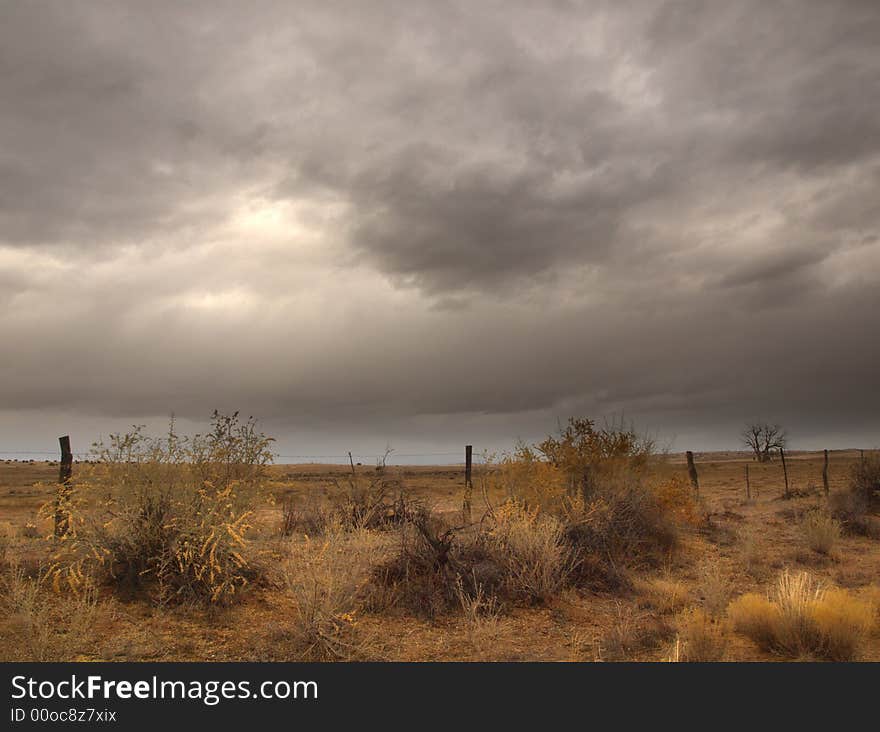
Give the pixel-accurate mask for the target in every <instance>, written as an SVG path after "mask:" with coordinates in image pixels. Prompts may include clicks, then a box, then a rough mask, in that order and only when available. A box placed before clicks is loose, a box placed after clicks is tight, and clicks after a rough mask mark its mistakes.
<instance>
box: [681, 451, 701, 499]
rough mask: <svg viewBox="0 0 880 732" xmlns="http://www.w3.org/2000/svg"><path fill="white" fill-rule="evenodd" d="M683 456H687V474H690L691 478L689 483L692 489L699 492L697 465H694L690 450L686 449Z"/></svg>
mask: <svg viewBox="0 0 880 732" xmlns="http://www.w3.org/2000/svg"><path fill="white" fill-rule="evenodd" d="M685 456H686V457H687V463H688V475H689V476H690V479H691V485H692V486H693V487H694V491H695V492H697V493H699V492H700V479H699V477H698V476H697V466H696V465H694V454H693V453H692V452H691V451H690V450H688V451H687V452H686V453H685Z"/></svg>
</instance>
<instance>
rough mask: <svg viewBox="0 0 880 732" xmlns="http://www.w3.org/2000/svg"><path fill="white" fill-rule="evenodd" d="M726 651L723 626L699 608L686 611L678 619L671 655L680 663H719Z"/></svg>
mask: <svg viewBox="0 0 880 732" xmlns="http://www.w3.org/2000/svg"><path fill="white" fill-rule="evenodd" d="M726 650H727V636H726V635H725V632H724V626H723V624H722V623H721V622H720V621H718V620H716V619H714V618H712V617H711V616H710V615H708V614H707V613H705V612H703V611H702V610H700V609H699V608H693V609H691V610H686V611H685V612H684V613H682V614H681V616H680V617H679V619H678V638H677V639H676V645H675V647H674V650H673V655H675V656H676V657H677V660H680V661H691V662H698V663H699V662H707V661H721V660H723V659H724V654H725V652H726Z"/></svg>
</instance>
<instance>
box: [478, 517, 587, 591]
mask: <svg viewBox="0 0 880 732" xmlns="http://www.w3.org/2000/svg"><path fill="white" fill-rule="evenodd" d="M494 519H495V522H494V526H493V527H492V529H491V530H490V531H489V532H488V534H487V536H486V540H485V543H486V545H487V546H488V548H489V551H490V553H491V554H492V555H493V556H494V557H496V561H497V562H498V564H499V565H500V567H501V569H502V571H503V582H504V588H503V590H504V592H505V594H506V595H507V596H508V597H510V598H512V599H525V600H530V601H535V602H544V601H546V600H549V599H550V598H551V597H552V596H553V595H554V594H556V593H557V592H558V591H559V590H560V589H561V588H562V587H563V585H564V583H565V582H566V581H567V579H568V577H569V575H570V573H571V571H572V570H573V569H574V567H575V561H574V559H573V554H572V551H571V548H570V547H568V546H567V545H566V542H565V530H564V527H563V525H562V524H561V522H560V521H559V520H558V519H556V518H555V517H554V516H552V515H547V514H542V513H540V512H539V511H538V510H537V509H531V510H530V509H528V508H526V507H525V506H523V505H522V504H520V503H518V502H517V501H509V502H508V503H506V504H504V505H503V506H502V507H501V508H500V509H499V510H497V511H496V512H495V514H494Z"/></svg>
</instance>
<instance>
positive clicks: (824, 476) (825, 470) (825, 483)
mask: <svg viewBox="0 0 880 732" xmlns="http://www.w3.org/2000/svg"><path fill="white" fill-rule="evenodd" d="M822 487H823V488H824V489H825V495H826V496H827V495H828V450H825V462H824V463H822Z"/></svg>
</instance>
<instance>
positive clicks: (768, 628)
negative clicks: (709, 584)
mask: <svg viewBox="0 0 880 732" xmlns="http://www.w3.org/2000/svg"><path fill="white" fill-rule="evenodd" d="M727 616H728V617H729V618H730V621H731V622H732V623H733V627H734V629H735V630H736V631H737V632H739V633H742V634H743V635H745V636H748V637H749V638H751V639H752V640H753V641H755V643H757V644H758V646H759V647H761V648H762V649H764V650H765V651H768V650H771V649H772V648H773V644H774V639H775V635H776V629H777V627H778V626H779V622H780V620H779V619H780V613H779V608H778V607H777V606H776V605H774V604H773V603H772V602H770V600H769V599H767V598H766V597H763V596H761V595H758V594H756V593H754V592H749V593H747V594H745V595H742V596H741V597H738V598H737V599H736V600H734V601H733V602H732V603H731V604H730V605H729V607H728V608H727Z"/></svg>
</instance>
